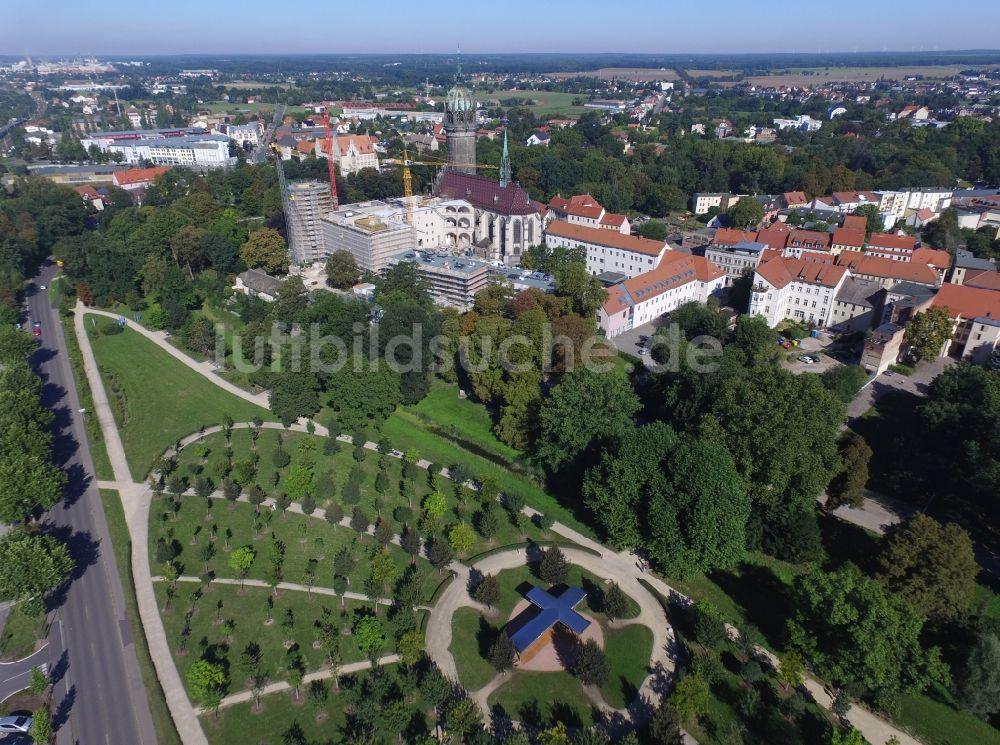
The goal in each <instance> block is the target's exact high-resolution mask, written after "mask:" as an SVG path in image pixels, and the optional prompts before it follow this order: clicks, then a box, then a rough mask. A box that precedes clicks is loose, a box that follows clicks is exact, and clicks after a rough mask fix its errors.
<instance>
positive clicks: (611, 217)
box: [601, 212, 628, 228]
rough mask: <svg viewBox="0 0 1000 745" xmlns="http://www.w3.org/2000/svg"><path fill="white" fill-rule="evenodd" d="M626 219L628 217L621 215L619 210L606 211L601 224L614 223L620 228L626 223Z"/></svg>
mask: <svg viewBox="0 0 1000 745" xmlns="http://www.w3.org/2000/svg"><path fill="white" fill-rule="evenodd" d="M626 219H628V218H626V217H625V215H620V214H618V213H617V212H605V213H604V216H603V217H602V218H601V225H614V226H615V227H616V228H620V227H621V226H622V225H624V224H625V220H626Z"/></svg>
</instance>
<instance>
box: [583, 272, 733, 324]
mask: <svg viewBox="0 0 1000 745" xmlns="http://www.w3.org/2000/svg"><path fill="white" fill-rule="evenodd" d="M725 277H726V275H725V272H723V271H722V270H721V269H719V268H718V267H717V266H715V265H713V264H712V263H711V262H710V261H708V259H706V258H704V257H703V256H688V255H686V254H680V253H676V252H668V253H667V254H666V255H665V256H664V257H663V260H662V261H661V262H660V264H659V266H657V267H656V268H655V269H653V270H651V271H648V272H645V273H643V274H640V275H638V276H635V277H632V278H631V279H628V280H626V281H624V282H622V283H620V284H616V285H613V286H612V287H610V288H608V299H607V301H606V302H605V303H604V305H603V306H602V307H601V309H600V311H598V326H599V327H600V328H602V329H603V330H604V332H605V334H606V335H607V336H608V337H609V338H611V337H614V336H617V335H618V334H621V333H623V332H625V331H628V330H630V329H633V328H635V327H637V326H640V325H642V324H644V323H649V322H650V321H653V320H655V319H657V318H659V317H660V316H662V315H663V314H664V313H669V312H670V311H672V310H674V309H676V308H677V307H678V306H679V305H682V304H684V303H687V302H691V301H696V302H702V303H703V302H706V301H707V300H708V298H709V297H711V296H712V295H714V294H716V293H717V292H718V291H719V290H721V288H722V287H723V285H724V284H725Z"/></svg>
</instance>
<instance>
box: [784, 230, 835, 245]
mask: <svg viewBox="0 0 1000 745" xmlns="http://www.w3.org/2000/svg"><path fill="white" fill-rule="evenodd" d="M785 245H787V246H791V247H799V246H808V247H809V248H829V246H830V234H829V233H821V232H820V231H818V230H793V231H792V232H791V234H790V235H789V236H788V243H787V244H785Z"/></svg>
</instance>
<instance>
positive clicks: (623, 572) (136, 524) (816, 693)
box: [74, 302, 920, 745]
mask: <svg viewBox="0 0 1000 745" xmlns="http://www.w3.org/2000/svg"><path fill="white" fill-rule="evenodd" d="M85 313H92V314H95V315H101V316H106V317H109V318H118V317H119V315H118V314H116V313H110V312H108V311H101V310H95V309H92V308H87V307H85V306H83V304H81V303H79V302H78V303H77V306H76V313H75V318H74V326H75V330H76V336H77V340H78V342H79V345H80V350H81V352H82V356H83V366H84V371H85V372H86V375H87V381H88V383H89V384H90V389H91V395H92V398H93V402H94V413H95V415H96V416H97V419H98V422H99V423H100V426H101V432H102V435H103V437H104V440H105V444H106V446H107V451H108V458H109V460H110V461H111V467H112V471H113V473H114V481H113V482H110V483H109V482H101V483H102V484H103V485H105V486H107V488H114V489H117V490H118V494H119V496H120V498H121V500H122V507H123V510H124V513H125V520H126V523H127V525H128V530H129V536H130V539H131V541H132V545H133V547H134V548H135V549H137V550H133V551H131V552H130V553H131V558H132V566H131V569H132V577H133V581H134V584H135V591H136V600H137V602H138V606H139V616H140V619H141V621H142V625H143V630H144V632H145V635H146V640H147V643H148V645H149V651H150V657H151V658H152V660H153V664H154V666H155V668H156V674H157V677H158V678H159V680H160V685H161V686H162V688H163V692H164V695H165V698H166V701H167V706H168V708H169V709H170V714H171V716H172V718H173V720H174V724H175V726H176V727H177V731H178V734H179V735H180V737H181V740H182V742H183V743H184V745H208V741H207V739H206V737H205V734H204V732H203V731H202V728H201V724H200V722H199V721H198V711H197V710H196V709H195V707H194V706H192V704H191V701H190V700H189V699H188V696H187V692H186V691H185V689H184V685H183V682H182V681H181V678H180V674H179V673H178V671H177V668H176V666H175V665H174V662H173V657H172V656H171V653H170V647H169V645H168V643H167V638H166V634H165V632H164V628H163V621H162V620H161V618H160V613H159V608H158V606H157V602H156V596H155V594H154V592H153V580H152V572H151V571H150V565H149V551H148V545H149V507H150V500H151V496H152V494H151V491H150V489H149V487H148V485H146V484H144V483H137V482H135V481H134V480H133V479H132V475H131V472H130V470H129V467H128V461H127V460H126V458H125V448H124V446H123V445H122V441H121V436H120V435H119V432H118V428H117V425H116V424H115V420H114V415H113V413H112V410H111V406H110V404H109V402H108V397H107V393H106V392H105V390H104V384H103V381H102V380H101V376H100V372H99V369H98V366H97V361H96V359H95V358H94V353H93V349H92V348H91V346H90V338H89V336H88V335H87V333H86V328H85V327H84V314H85ZM128 325H129V326H130V327H131V328H132V329H133V330H134V331H136V332H138V333H140V334H142V335H143V336H145V337H146V338H147V339H149V340H150V341H152V342H153V343H155V344H156V345H157V346H159V347H160V348H161V349H163V350H164V351H166V352H167V353H168V354H170V355H171V356H172V357H174V358H175V359H177V360H179V361H181V362H182V363H184V364H185V365H186V366H187V367H189V368H191V369H192V370H194V371H196V372H198V373H200V374H201V375H203V376H204V377H205V378H206V379H208V380H210V381H212V382H213V383H214V384H215V385H217V386H219V388H221V389H223V390H225V391H227V392H228V393H231V394H232V395H234V396H238V397H239V398H242V399H244V400H246V401H250V402H251V403H255V404H257V405H258V406H262V407H264V408H269V405H268V403H269V402H268V396H267V394H266V393H257V394H255V393H250V392H249V391H246V390H244V389H242V388H240V387H238V386H235V385H233V384H232V383H230V382H229V381H227V380H225V379H223V378H222V377H220V376H219V375H218V372H217V370H216V369H215V367H214V366H213V365H212V364H211V363H210V362H198V361H196V360H193V359H192V358H190V357H189V356H188V355H186V354H184V353H183V352H181V351H180V350H179V349H177V348H176V347H174V346H173V345H172V344H170V342H169V341H168V340H167V337H166V334H165V332H162V331H150V330H148V329H146V328H144V327H142V326H141V325H139V324H137V323H134V322H131V321H130V322H129V324H128ZM237 426H239V425H237ZM244 426H248V425H244ZM264 426H265V427H268V428H282V425H280V424H276V423H266V424H265V425H264ZM313 428H314V431H315V433H316V434H318V435H327V434H328V432H327V430H326V429H325V428H324V427H321V426H320V425H313ZM218 429H221V428H218ZM289 429H291V430H293V431H299V432H305V431H307V422H305V421H300V422H299V423H297V424H294V425H292V426H291V427H290V428H289ZM216 430H217V428H213V430H211V431H216ZM209 431H210V430H208V429H206V430H205V431H204V432H199V433H195V434H193V435H190V436H188V437H186V438H184V439H183V440H182V441H181V446H182V447H183V446H185V445H187V444H190V443H191V442H195V441H197V440H199V439H201V438H202V437H203V436H205V435H206V434H208V433H209ZM339 439H342V440H345V441H349V439H350V438H349V437H347V436H346V435H341V436H340V438H339ZM365 447H366V448H368V449H370V450H377V445H376V444H375V443H373V442H368V443H366V444H365ZM417 465H418V466H420V467H422V468H427V467H428V466H429V465H430V463H429V462H428V461H426V460H421V461H418V463H417ZM442 475H443V476H446V477H447V476H449V474H448V471H447V469H443V470H442ZM318 512H319V511H318V510H317V513H318ZM524 512H525V513H526V514H528V515H529V516H530V515H534V514H536V511H535V510H533V509H531V508H530V507H526V508H525V509H524ZM318 516H319V515H318V514H317V517H318ZM552 531H553V532H554V533H556V534H558V535H560V536H562V537H563V538H565V539H568V540H569V541H571V542H573V543H576V544H577V545H579V546H581V547H584V548H585V549H589V551H593V552H594V553H590V552H588V551H587V550H582V551H581V550H579V549H572V548H564V549H563V550H564V553H566V555H567V558H569V559H570V560H571V561H572V562H573V563H576V564H579V565H580V566H582V567H583V568H585V569H587V570H588V571H591V572H593V573H594V574H596V575H597V576H600V577H604V578H608V579H611V580H613V581H615V582H617V583H618V584H619V585H620V586H621V588H622V589H623V590H624V591H625V592H626V593H628V594H629V595H631V596H632V597H633V598H634V599H635V600H636V602H638V603H639V606H640V615H639V618H637V619H631V620H630V621H629V622H630V623H638V622H642V623H644V624H645V625H647V626H648V627H649V628H650V629H651V630H652V632H653V658H652V660H651V667H652V670H653V671H652V673H651V674H650V675H649V676H647V678H646V680H645V681H644V683H643V685H642V687H641V688H640V694H642V695H640V696H639V697H638V698H639V699H641V698H643V696H645V697H646V698H648V700H649V701H650V702H651V703H653V704H655V703H656V702H657V701H658V700H659V698H660V697H661V696H662V695H664V694H665V693H666V692H667V686H668V685H669V680H670V677H671V673H672V672H673V669H674V664H673V651H674V647H673V645H674V639H673V635H672V629H671V627H670V625H669V623H668V621H667V619H666V615H665V614H664V612H663V609H662V608H661V607H660V605H659V603H658V602H656V600H655V598H653V597H652V595H651V594H650V593H649V591H648V590H646V588H645V587H643V586H642V584H640V583H639V579H640V578H642V579H643V580H644V581H645V582H648V583H649V585H650V586H652V587H653V588H654V589H655V590H656V591H657V592H659V593H660V594H661V595H663V596H664V597H667V598H678V599H680V600H682V601H683V600H686V598H685V597H684V596H683V595H682V594H681V593H678V592H677V591H676V590H674V589H673V588H672V587H670V586H669V585H668V584H667V583H665V582H664V581H663V580H661V579H659V578H657V577H655V576H653V575H651V574H645V573H643V572H642V571H641V570H640V569H639V564H638V562H637V560H636V557H635V556H634V555H633V554H632V553H630V552H616V551H612V550H611V549H609V548H607V547H605V546H603V545H601V544H600V543H597V542H596V541H594V540H591V539H590V538H588V537H587V536H584V535H582V534H580V533H579V532H577V531H575V530H573V529H572V528H570V527H568V526H566V525H563V524H561V523H558V522H557V523H555V524H554V525H553V526H552ZM524 559H525V556H524V554H523V552H521V553H520V555H518V552H516V551H512V552H503V553H498V554H494V555H492V556H488V557H485V558H484V559H483V560H481V561H479V562H477V563H476V564H475V568H476V569H478V570H480V571H484V572H496V571H499V570H500V569H506V568H512V567H515V566H520V565H522V564H523V563H524ZM451 568H452V570H453V571H454V572H455V573H456V575H457V578H456V580H455V581H454V582H452V583H451V585H449V587H448V588H446V590H445V592H444V593H442V596H441V597H440V598H439V600H438V602H437V603H436V604H435V608H434V609H433V611H432V622H431V623H429V624H428V633H427V649H428V653H429V654H430V656H431V657H432V658H433V659H434V660H435V661H436V662H437V663H438V664H439V665H440V666H441V668H442V671H443V672H444V673H445V674H446V675H449V676H450V677H453V678H454V679H456V680H457V679H458V676H457V671H456V669H455V663H454V658H453V657H452V656H451V653H450V651H449V649H448V648H449V647H450V646H451V616H450V614H449V615H447V617H446V616H445V614H444V611H442V610H441V609H442V608H447V607H448V606H449V605H450V606H451V609H452V611H453V610H454V609H455V608H458V607H461V606H462V605H471V606H472V607H476V606H475V604H474V603H473V602H472V601H471V600H470V599H468V590H467V583H468V575H469V571H470V568H469V567H468V566H466V565H464V564H460V563H458V562H454V563H453V564H452V566H451ZM463 596H464V598H463ZM445 618H447V622H443V619H445ZM435 621H437V622H435ZM622 625H624V623H622ZM760 652H761V654H762V655H767V656H769V657H770V658H773V655H770V653H769V652H767V650H764V649H761V650H760ZM319 674H321V673H319ZM501 682H502V681H501ZM275 686H278V687H280V684H275ZM805 686H806V688H807V689H808V690H809V692H810V694H812V696H813V697H814V698H815V699H816V701H817V703H818V704H819V705H820V706H823V707H824V708H827V709H829V708H830V706H831V704H832V702H831V700H830V697H829V695H828V694H827V693H826V692H825V690H824V687H823V686H822V684H821V683H819V682H818V681H817V680H815V679H813V678H807V679H806V682H805ZM281 690H284V689H281ZM481 693H482V689H481V691H477V692H474V695H476V696H477V699H476V700H477V701H479V700H480V698H482V701H480V704H481V705H482V704H485V698H487V697H488V695H489V693H488V692H487V693H486V694H485V696H482V695H481ZM241 695H242V694H234V696H241ZM230 698H231V697H230ZM238 700H244V699H242V698H240V699H238ZM233 702H235V701H233ZM847 719H848V721H850V723H851V724H852V725H853V726H854V727H856V728H857V729H858V730H860V731H861V733H862V734H863V735H864V736H865V738H866V739H867V740H868V741H869V742H870V743H872V745H884V744H885V743H886V742H887V741H888V740H889V739H890V738H891V737H896V738H898V740H899V742H900V745H920V742H919V741H918V740H916V739H914V738H913V737H911V736H910V735H908V734H906V733H905V732H902V731H900V730H898V729H897V728H895V727H893V726H892V725H891V724H890V723H889V722H887V721H886V720H884V719H882V718H881V717H879V716H877V715H875V714H873V713H871V712H869V711H868V710H866V709H863V708H862V707H860V706H857V705H854V706H852V707H851V709H850V711H849V712H848V714H847ZM685 741H686V742H688V743H695V742H696V741H695V740H694V739H693V738H691V737H690V736H687V735H686V737H685Z"/></svg>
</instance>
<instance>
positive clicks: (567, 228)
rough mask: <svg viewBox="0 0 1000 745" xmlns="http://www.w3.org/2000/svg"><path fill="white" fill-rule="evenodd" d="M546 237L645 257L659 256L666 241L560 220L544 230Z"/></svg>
mask: <svg viewBox="0 0 1000 745" xmlns="http://www.w3.org/2000/svg"><path fill="white" fill-rule="evenodd" d="M545 234H546V235H554V236H558V237H560V238H567V239H569V240H573V241H579V242H580V243H593V244H595V245H598V246H604V247H605V248H615V249H618V250H619V251H630V252H632V253H640V254H644V255H646V256H659V255H660V254H661V253H662V252H663V251H664V249H666V248H667V242H666V241H654V240H652V239H651V238H641V237H639V236H637V235H623V234H621V233H619V232H618V231H617V230H605V229H603V228H588V227H585V226H583V225H574V224H573V223H569V222H564V221H562V220H553V221H552V222H550V223H549V226H548V227H547V228H546V229H545Z"/></svg>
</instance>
